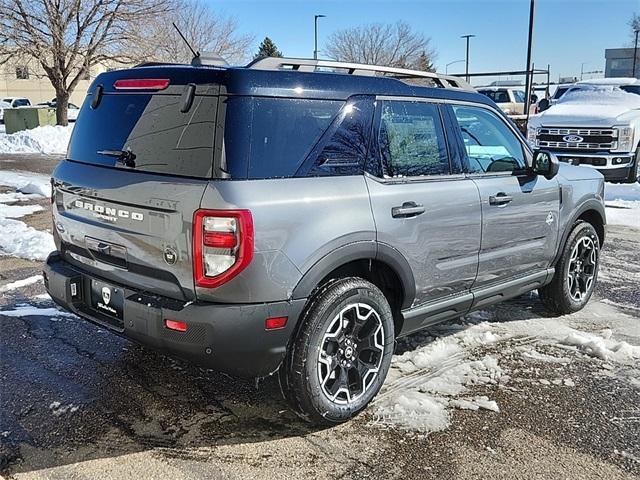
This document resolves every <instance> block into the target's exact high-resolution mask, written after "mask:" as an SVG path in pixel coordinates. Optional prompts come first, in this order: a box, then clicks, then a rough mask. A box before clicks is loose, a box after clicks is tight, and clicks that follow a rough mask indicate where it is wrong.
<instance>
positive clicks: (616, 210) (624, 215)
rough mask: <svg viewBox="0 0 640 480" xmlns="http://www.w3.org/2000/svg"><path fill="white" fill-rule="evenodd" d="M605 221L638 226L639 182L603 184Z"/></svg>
mask: <svg viewBox="0 0 640 480" xmlns="http://www.w3.org/2000/svg"><path fill="white" fill-rule="evenodd" d="M605 205H606V206H607V209H606V213H607V223H609V224H611V225H625V226H627V227H635V228H640V184H638V183H632V184H625V185H612V184H609V183H607V184H606V185H605Z"/></svg>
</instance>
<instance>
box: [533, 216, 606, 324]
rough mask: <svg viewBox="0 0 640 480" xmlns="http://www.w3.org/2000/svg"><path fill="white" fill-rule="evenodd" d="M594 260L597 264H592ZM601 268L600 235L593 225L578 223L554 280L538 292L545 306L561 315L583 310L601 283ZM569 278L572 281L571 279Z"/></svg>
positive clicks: (565, 247)
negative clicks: (598, 280) (589, 279)
mask: <svg viewBox="0 0 640 480" xmlns="http://www.w3.org/2000/svg"><path fill="white" fill-rule="evenodd" d="M587 245H592V246H593V248H594V249H595V253H594V254H593V255H594V256H592V255H591V253H590V252H591V250H589V249H588V247H587ZM583 252H585V253H584V255H586V256H588V257H589V258H588V259H583V258H582V257H583ZM574 255H575V257H574ZM594 258H595V261H593V259H594ZM592 264H594V265H592ZM599 264H600V242H599V239H598V234H597V233H596V230H595V228H593V225H591V224H590V223H588V222H584V221H579V222H577V223H576V224H575V225H574V226H573V229H572V230H571V233H570V234H569V237H568V238H567V242H566V244H565V246H564V250H563V252H562V256H561V257H560V260H559V261H558V263H557V265H556V272H555V274H554V276H553V280H552V281H551V283H549V284H548V285H546V286H544V287H542V288H540V289H538V293H539V295H540V298H541V299H542V301H543V302H544V304H545V306H546V307H547V308H548V309H549V310H551V311H552V312H554V313H557V314H560V315H564V314H568V313H573V312H577V311H579V310H582V309H583V308H584V306H585V305H586V304H587V302H588V301H589V299H590V298H591V295H592V294H593V290H594V288H595V285H596V281H597V279H598V267H599ZM570 274H571V278H569V276H570ZM589 277H592V279H591V281H590V282H589V281H588V280H587V279H588V278H589Z"/></svg>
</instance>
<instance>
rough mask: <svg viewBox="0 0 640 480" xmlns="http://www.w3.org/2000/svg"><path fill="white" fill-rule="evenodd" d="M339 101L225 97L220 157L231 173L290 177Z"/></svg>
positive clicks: (339, 106)
mask: <svg viewBox="0 0 640 480" xmlns="http://www.w3.org/2000/svg"><path fill="white" fill-rule="evenodd" d="M343 104H344V102H342V101H333V100H305V99H292V98H261V97H230V98H228V99H227V101H226V111H227V114H226V121H225V137H224V138H225V147H224V149H225V162H226V168H227V169H228V171H229V173H230V174H231V178H251V179H255V178H278V177H292V176H294V175H295V174H296V172H297V170H298V168H299V167H300V166H301V165H302V163H303V162H304V160H305V159H306V157H307V155H308V153H309V152H310V151H311V149H312V148H313V147H314V145H315V144H316V143H317V142H318V140H319V139H320V137H321V136H322V134H323V133H324V132H325V130H327V128H328V127H329V125H331V123H332V121H333V119H334V118H335V117H336V115H337V114H338V112H339V111H340V108H341V107H342V105H343Z"/></svg>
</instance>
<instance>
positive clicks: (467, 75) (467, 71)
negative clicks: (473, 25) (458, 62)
mask: <svg viewBox="0 0 640 480" xmlns="http://www.w3.org/2000/svg"><path fill="white" fill-rule="evenodd" d="M473 37H475V35H462V36H461V37H460V38H466V39H467V60H466V63H467V65H466V67H465V70H464V75H465V78H466V79H467V83H469V39H470V38H473Z"/></svg>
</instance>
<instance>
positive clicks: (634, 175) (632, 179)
mask: <svg viewBox="0 0 640 480" xmlns="http://www.w3.org/2000/svg"><path fill="white" fill-rule="evenodd" d="M639 162H640V149H638V152H637V153H636V157H635V158H634V159H633V166H632V167H631V170H630V171H629V176H628V177H627V180H626V181H625V182H624V183H636V182H637V181H638V175H640V169H639V168H638V163H639Z"/></svg>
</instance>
